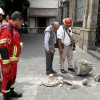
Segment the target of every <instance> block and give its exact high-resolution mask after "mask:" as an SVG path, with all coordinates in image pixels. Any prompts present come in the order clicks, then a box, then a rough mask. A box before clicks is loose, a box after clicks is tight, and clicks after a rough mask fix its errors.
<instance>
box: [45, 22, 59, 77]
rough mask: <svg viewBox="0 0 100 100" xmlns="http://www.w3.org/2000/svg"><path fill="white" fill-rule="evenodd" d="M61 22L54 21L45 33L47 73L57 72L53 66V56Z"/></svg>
mask: <svg viewBox="0 0 100 100" xmlns="http://www.w3.org/2000/svg"><path fill="white" fill-rule="evenodd" d="M59 26H60V25H59V23H58V22H54V23H53V24H52V25H50V26H48V27H47V28H46V29H45V31H44V33H45V39H44V46H45V53H46V74H47V75H49V74H55V73H56V72H55V71H54V70H53V68H52V63H53V57H54V52H55V43H56V31H57V29H58V28H59Z"/></svg>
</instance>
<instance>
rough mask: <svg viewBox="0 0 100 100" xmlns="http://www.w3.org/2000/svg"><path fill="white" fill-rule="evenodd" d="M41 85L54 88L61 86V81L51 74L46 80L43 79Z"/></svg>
mask: <svg viewBox="0 0 100 100" xmlns="http://www.w3.org/2000/svg"><path fill="white" fill-rule="evenodd" d="M41 83H42V85H44V86H47V87H53V86H57V85H58V84H59V81H58V80H57V78H56V77H55V76H54V75H53V74H50V75H49V76H47V77H46V78H45V79H43V80H42V82H41Z"/></svg>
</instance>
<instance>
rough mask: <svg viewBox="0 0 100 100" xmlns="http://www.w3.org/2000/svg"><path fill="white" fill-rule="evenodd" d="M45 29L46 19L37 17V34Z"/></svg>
mask: <svg viewBox="0 0 100 100" xmlns="http://www.w3.org/2000/svg"><path fill="white" fill-rule="evenodd" d="M45 28H46V17H38V31H37V32H38V33H43V32H44V30H45Z"/></svg>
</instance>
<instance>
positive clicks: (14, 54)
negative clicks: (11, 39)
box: [12, 46, 17, 57]
mask: <svg viewBox="0 0 100 100" xmlns="http://www.w3.org/2000/svg"><path fill="white" fill-rule="evenodd" d="M16 54H17V47H16V46H14V52H13V55H12V57H16Z"/></svg>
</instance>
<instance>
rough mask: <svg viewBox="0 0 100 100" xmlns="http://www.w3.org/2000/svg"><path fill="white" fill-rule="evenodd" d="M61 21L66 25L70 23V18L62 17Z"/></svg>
mask: <svg viewBox="0 0 100 100" xmlns="http://www.w3.org/2000/svg"><path fill="white" fill-rule="evenodd" d="M63 23H64V25H67V26H69V25H72V19H71V18H65V19H63Z"/></svg>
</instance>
